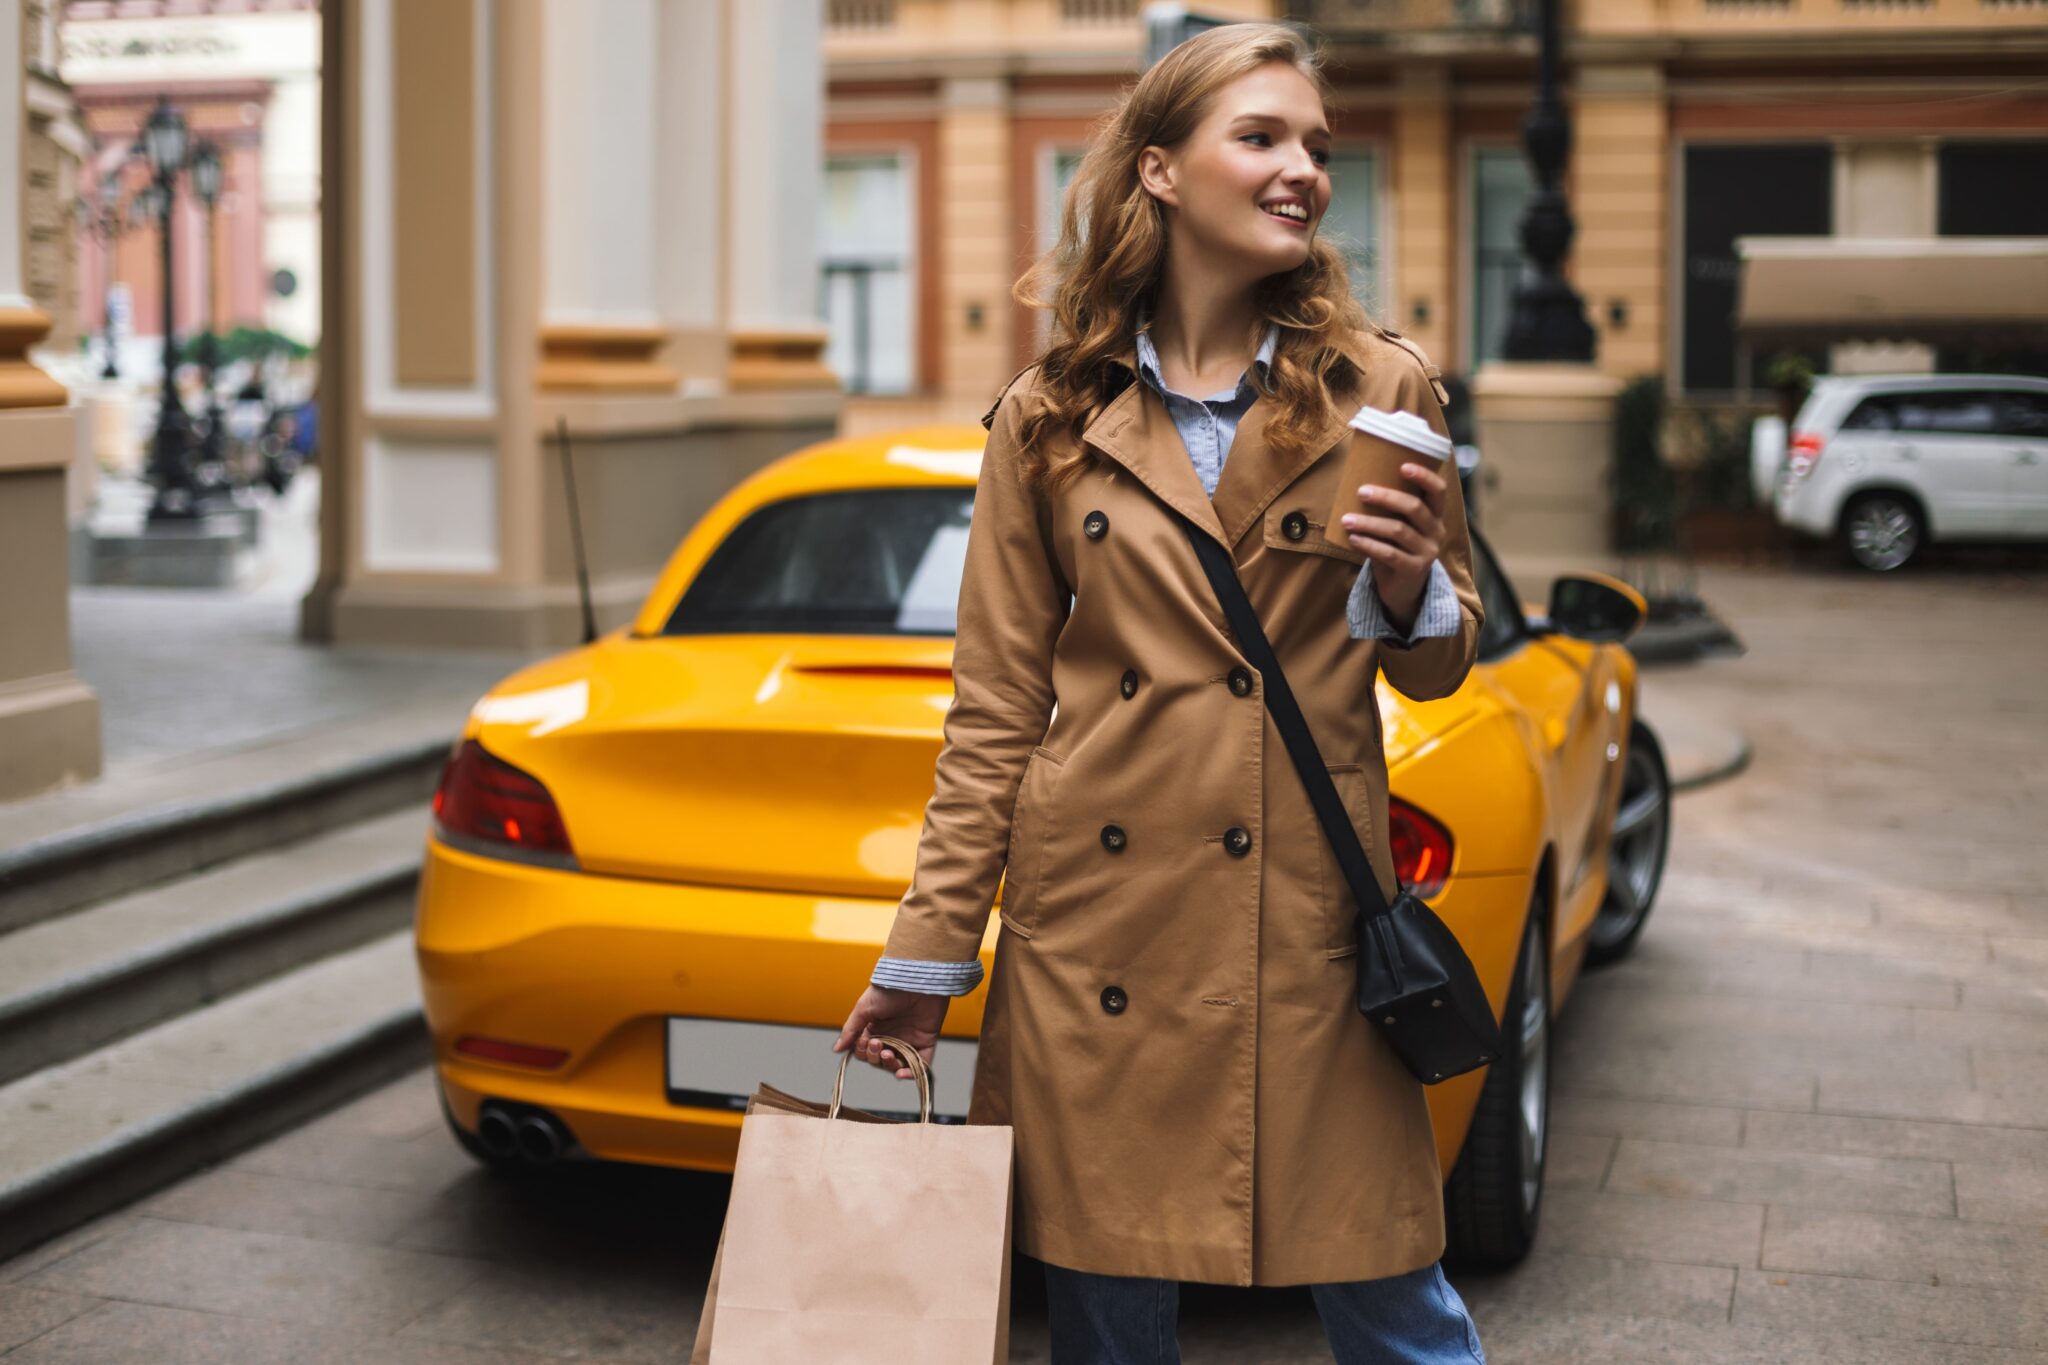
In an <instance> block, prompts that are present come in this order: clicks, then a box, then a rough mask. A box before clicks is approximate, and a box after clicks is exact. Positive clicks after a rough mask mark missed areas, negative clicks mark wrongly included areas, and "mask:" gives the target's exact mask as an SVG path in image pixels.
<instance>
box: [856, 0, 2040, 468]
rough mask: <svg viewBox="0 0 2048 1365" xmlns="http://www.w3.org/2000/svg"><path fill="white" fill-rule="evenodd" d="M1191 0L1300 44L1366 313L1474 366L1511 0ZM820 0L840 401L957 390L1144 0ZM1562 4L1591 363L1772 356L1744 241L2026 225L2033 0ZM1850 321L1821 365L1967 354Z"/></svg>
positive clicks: (1661, 366) (2034, 104)
mask: <svg viewBox="0 0 2048 1365" xmlns="http://www.w3.org/2000/svg"><path fill="white" fill-rule="evenodd" d="M1191 8H1194V9H1197V10H1199V11H1202V12H1212V13H1215V14H1218V15H1226V16H1234V17H1241V18H1281V19H1290V20H1294V21H1298V22H1301V23H1304V24H1306V25H1308V26H1310V27H1311V28H1313V29H1314V30H1316V31H1317V32H1318V33H1320V34H1321V35H1322V36H1323V37H1324V39H1325V40H1326V41H1327V52H1328V58H1329V61H1328V69H1329V73H1330V76H1331V79H1332V83H1333V85H1334V87H1335V96H1334V99H1333V100H1332V107H1331V111H1330V112H1331V118H1332V122H1333V129H1334V131H1335V132H1336V134H1337V137H1338V146H1337V155H1336V157H1335V159H1334V162H1333V176H1332V178H1333V183H1334V187H1335V201H1334V203H1333V207H1332V210H1331V213H1330V215H1329V216H1328V218H1327V219H1326V220H1325V228H1324V230H1325V231H1326V232H1331V233H1335V234H1337V235H1340V236H1341V237H1343V238H1344V239H1345V241H1346V243H1347V245H1348V247H1349V249H1350V255H1351V260H1352V267H1353V275H1354V284H1355V286H1356V288H1357V290H1358V293H1359V294H1360V297H1361V298H1362V299H1363V300H1364V301H1365V302H1366V304H1367V306H1368V308H1369V310H1370V311H1371V312H1372V313H1373V315H1374V316H1375V317H1376V318H1378V319H1379V320H1381V321H1382V322H1384V323H1385V324H1387V325H1388V326H1391V327H1395V328H1397V329H1399V330H1400V331H1402V332H1404V333H1406V334H1407V335H1408V336H1410V337H1412V338H1414V339H1415V340H1416V341H1418V342H1419V343H1420V344H1421V345H1422V346H1423V347H1425V348H1426V349H1427V350H1428V351H1429V352H1430V354H1431V356H1432V357H1433V358H1434V359H1436V360H1437V361H1438V363H1439V364H1440V365H1441V366H1442V367H1443V368H1444V369H1445V370H1446V371H1451V372H1459V373H1465V374H1472V373H1475V372H1476V371H1478V370H1479V369H1480V368H1481V367H1482V366H1484V365H1486V364H1487V363H1488V362H1489V361H1492V360H1494V359H1496V358H1497V357H1498V356H1499V353H1500V343H1501V339H1502V336H1503V334H1504V329H1505V325H1506V317H1507V310H1508V307H1509V301H1510V297H1511V293H1512V288H1513V284H1514V281H1515V277H1516V274H1517V272H1518V270H1519V247H1518V245H1517V227H1518V224H1519V221H1520V217H1521V213H1522V209H1523V205H1524V203H1525V202H1526V199H1527V196H1528V194H1529V191H1530V185H1529V172H1528V169H1527V166H1526V163H1525V161H1524V158H1523V155H1522V149H1521V134H1520V126H1521V121H1522V119H1523V117H1524V115H1525V114H1526V112H1527V110H1528V107H1529V105H1530V102H1531V99H1532V93H1533V85H1534V79H1535V53H1536V38H1535V34H1534V30H1533V15H1534V5H1533V3H1522V2H1519V0H1292V2H1289V0H1277V2H1276V3H1271V4H1228V3H1219V4H1214V5H1209V6H1202V5H1197V6H1191ZM826 13H827V20H828V24H827V29H826V34H825V54H826V71H827V76H828V86H827V104H826V134H825V138H826V154H827V185H828V189H827V200H828V202H827V206H826V228H825V234H826V243H825V256H826V264H825V270H826V279H827V287H826V291H825V292H826V296H827V307H826V311H827V315H828V318H829V319H830V322H831V325H832V331H833V337H832V346H833V354H834V356H835V358H836V359H839V360H840V362H841V363H840V368H841V370H842V372H844V373H846V374H847V376H848V383H849V387H850V389H852V390H853V393H854V396H853V398H852V399H851V400H850V409H849V416H848V421H849V424H850V425H853V426H856V427H862V426H881V425H887V424H889V423H892V422H895V421H898V420H902V419H904V418H905V417H909V416H922V415H926V414H934V413H936V414H944V415H950V416H962V415H969V414H970V410H971V411H972V413H974V414H978V413H979V411H980V405H981V404H984V403H985V401H986V398H987V396H988V394H989V393H991V392H992V391H993V390H994V389H995V388H996V387H997V386H998V385H1000V384H1001V383H1002V382H1003V380H1005V379H1006V378H1008V376H1009V375H1010V374H1011V373H1012V372H1013V371H1014V370H1016V369H1017V368H1018V367H1019V366H1021V365H1023V364H1026V363H1028V361H1029V359H1030V357H1031V355H1032V353H1033V350H1034V347H1035V345H1036V344H1037V341H1038V337H1039V335H1040V333H1039V332H1038V331H1037V330H1035V329H1036V327H1037V326H1039V325H1040V324H1038V323H1037V322H1036V320H1035V318H1034V316H1033V314H1032V310H1027V309H1021V308H1018V307H1016V306H1014V305H1013V304H1012V303H1011V302H1010V298H1009V286H1010V283H1011V281H1013V280H1014V279H1015V278H1016V277H1017V275H1018V274H1019V273H1020V272H1021V270H1022V269H1023V268H1024V266H1025V265H1026V264H1027V263H1028V262H1029V261H1030V260H1031V259H1032V258H1033V257H1034V256H1035V255H1036V254H1038V253H1039V252H1041V251H1043V250H1044V249H1046V247H1047V246H1049V244H1050V241H1051V236H1052V232H1053V228H1054V224H1055V220H1056V214H1057V205H1058V195H1059V193H1060V191H1061V189H1062V188H1063V187H1064V185H1065V184H1066V181H1067V177H1068V176H1069V175H1070V174H1071V171H1072V167H1073V165H1074V164H1075V162H1076V161H1077V160H1078V157H1079V155H1080V153H1081V152H1082V151H1083V150H1084V149H1085V148H1086V146H1087V145H1088V139H1089V136H1090V130H1091V128H1092V127H1093V126H1094V124H1095V122H1096V120H1098V119H1099V118H1100V117H1101V116H1102V115H1103V114H1104V113H1106V112H1107V111H1108V110H1109V108H1110V107H1111V106H1112V104H1113V102H1114V101H1115V99H1116V97H1117V94H1118V91H1119V90H1120V89H1121V88H1123V87H1124V86H1126V85H1127V84H1128V83H1129V82H1130V81H1131V80H1132V79H1134V78H1135V77H1136V75H1137V74H1138V72H1139V70H1140V68H1141V63H1142V61H1143V52H1144V38H1143V19H1142V9H1141V6H1140V5H1138V4H1137V3H1119V2H1118V0H831V2H830V3H828V4H827V6H826ZM1561 26H1562V31H1563V37H1564V67H1563V71H1562V73H1561V78H1562V82H1563V93H1564V96H1565V98H1566V101H1567V103H1568V106H1569V108H1570V111H1571V114H1572V117H1573V121H1574V137H1575V142H1574V148H1573V156H1572V159H1571V162H1570V165H1569V167H1568V170H1567V186H1566V188H1567V192H1568V195H1569V199H1570V204H1571V208H1572V211H1573V213H1574V215H1575V217H1576V220H1577V226H1578V235H1577V238H1576V240H1575V242H1574V244H1573V249H1572V255H1571V258H1570V261H1569V263H1568V274H1569V275H1570V277H1571V278H1572V280H1573V281H1574V283H1575V284H1576V286H1577V287H1578V289H1579V290H1580V292H1581V293H1582V294H1583V295H1584V297H1585V300H1586V305H1587V313H1588V317H1589V320H1590V321H1591V322H1592V323H1593V325H1594V327H1595V329H1596V332H1597V336H1598V347H1599V349H1598V358H1597V365H1598V367H1599V369H1600V371H1601V372H1602V373H1603V374H1605V375H1607V376H1609V377H1611V378H1613V379H1627V378H1632V377H1634V376H1636V375H1642V374H1657V375H1662V376H1664V377H1665V378H1666V379H1667V380H1668V382H1669V384H1670V385H1671V387H1672V388H1673V389H1674V390H1675V391H1680V392H1684V393H1686V394H1688V395H1693V396H1696V397H1699V398H1701V399H1704V400H1708V401H1712V400H1714V399H1717V398H1726V397H1730V396H1732V395H1734V394H1736V393H1738V392H1740V391H1741V390H1743V389H1744V388H1745V387H1752V386H1754V384H1755V383H1756V382H1757V381H1758V378H1759V376H1760V374H1761V368H1762V366H1763V364H1764V363H1765V361H1766V360H1767V359H1768V353H1767V351H1766V350H1765V349H1763V348H1759V347H1747V348H1746V347H1745V345H1744V343H1743V341H1742V339H1741V338H1740V337H1739V336H1738V334H1737V328H1736V325H1735V319H1734V316H1733V315H1734V312H1735V307H1736V297H1737V292H1738V285H1739V280H1740V272H1741V269H1742V258H1741V256H1740V254H1739V252H1738V250H1737V247H1736V245H1735V244H1736V242H1737V241H1738V240H1739V239H1743V238H1746V237H1751V236H1766V237H1769V236H1784V235H1798V236H1807V237H1819V238H1834V237H1859V238H1869V237H1874V236H1883V237H1887V238H1904V239H1917V240H1925V239H1933V238H1938V237H1972V238H1982V237H1992V236H2004V237H2010V236H2029V235H2043V236H2048V190H2044V188H2043V186H2044V185H2048V88H2044V87H2043V86H2042V84H2041V82H2040V80H2039V78H2038V77H2039V73H2040V72H2041V71H2042V70H2043V69H2048V3H2041V2H2040V0H1916V3H1910V4H1885V3H1872V2H1871V0H1749V2H1746V3H1739V4H1738V3H1729V0H1563V2H1562V19H1561ZM2001 188H2002V190H2003V192H2002V193H2001V192H2000V191H2001ZM2043 302H2044V311H2048V300H2044V301H2043ZM1967 339H1968V338H1967V335H1964V336H1962V337H1961V338H1954V337H1952V338H1950V342H1952V343H1953V342H1957V341H1958V340H1961V341H1967ZM1858 340H1860V342H1861V344H1860V345H1859V344H1854V343H1842V342H1837V341H1830V342H1827V343H1825V344H1824V345H1822V346H1821V348H1820V351H1819V354H1818V356H1817V358H1818V359H1819V360H1820V361H1821V366H1822V368H1827V367H1828V366H1829V365H1830V364H1831V363H1832V364H1834V365H1836V366H1837V367H1842V368H1846V367H1849V366H1852V365H1856V364H1858V363H1859V362H1862V363H1868V362H1869V361H1870V360H1871V358H1872V357H1873V355H1874V356H1875V358H1876V360H1877V361H1878V362H1879V363H1886V364H1904V365H1907V366H1909V367H1915V368H1921V367H1928V366H1931V365H1933V364H1935V363H1937V362H1939V361H1942V360H1944V359H1961V360H1964V361H1966V360H1967V359H1968V356H1969V354H1971V352H1970V348H1968V347H1967V346H1965V347H1964V348H1963V349H1962V351H1960V352H1958V353H1957V355H1956V356H1944V355H1943V354H1942V352H1941V351H1940V350H1939V349H1938V348H1937V347H1936V346H1934V345H1930V344H1926V343H1924V342H1921V341H1919V340H1918V339H1916V337H1915V336H1913V335H1912V334H1911V329H1910V328H1905V329H1900V330H1899V331H1898V334H1897V335H1892V336H1872V337H1869V338H1862V339H1858Z"/></svg>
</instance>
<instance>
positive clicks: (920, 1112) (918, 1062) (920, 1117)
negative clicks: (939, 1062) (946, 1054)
mask: <svg viewBox="0 0 2048 1365" xmlns="http://www.w3.org/2000/svg"><path fill="white" fill-rule="evenodd" d="M873 1041H875V1042H877V1043H888V1044H890V1045H891V1046H893V1047H894V1048H895V1049H896V1054H897V1055H898V1056H899V1057H903V1058H905V1059H906V1060H908V1061H909V1063H910V1071H911V1075H912V1077H913V1078H914V1079H915V1080H916V1081H917V1121H918V1122H919V1123H930V1122H931V1121H932V1073H931V1072H930V1071H928V1070H927V1069H926V1068H925V1064H924V1054H923V1053H921V1052H919V1051H918V1050H917V1049H916V1048H914V1047H912V1046H911V1045H910V1044H908V1043H906V1042H904V1041H903V1040H902V1039H901V1038H890V1037H886V1036H884V1035H883V1034H879V1033H878V1034H876V1035H875V1036H874V1039H873ZM852 1060H853V1049H852V1048H848V1049H847V1050H846V1051H844V1052H842V1053H840V1054H839V1079H838V1080H836V1081H834V1082H832V1108H831V1110H830V1111H829V1112H827V1113H826V1115H825V1117H826V1118H828V1119H836V1118H838V1117H839V1092H840V1091H842V1090H844V1089H845V1088H846V1064H847V1063H848V1062H850V1061H852Z"/></svg>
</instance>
